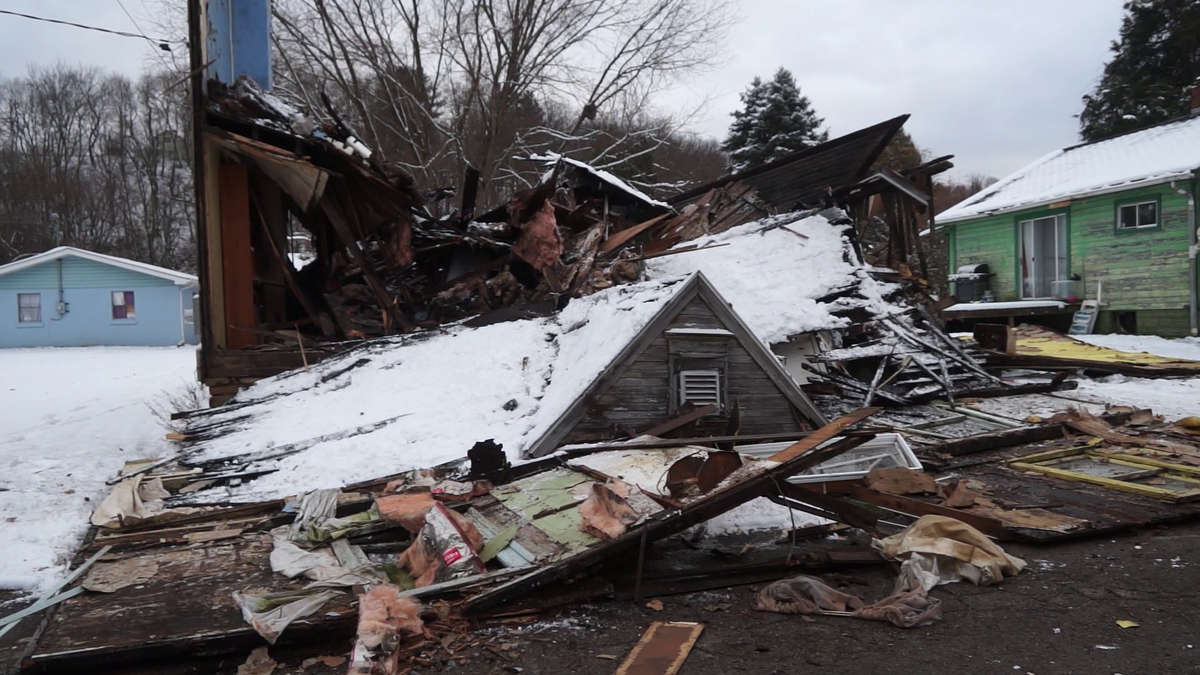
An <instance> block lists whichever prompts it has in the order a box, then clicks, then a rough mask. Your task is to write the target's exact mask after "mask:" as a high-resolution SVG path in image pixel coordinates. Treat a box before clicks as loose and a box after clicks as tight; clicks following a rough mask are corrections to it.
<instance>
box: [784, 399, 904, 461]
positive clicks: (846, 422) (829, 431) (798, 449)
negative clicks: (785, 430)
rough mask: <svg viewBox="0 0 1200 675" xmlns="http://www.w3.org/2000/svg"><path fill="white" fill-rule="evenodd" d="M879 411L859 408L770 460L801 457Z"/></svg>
mask: <svg viewBox="0 0 1200 675" xmlns="http://www.w3.org/2000/svg"><path fill="white" fill-rule="evenodd" d="M880 410H883V408H859V409H858V410H855V411H854V412H852V413H850V414H849V415H843V416H841V417H839V418H838V419H836V420H834V421H832V422H830V423H829V424H826V425H825V426H823V427H821V428H820V429H817V430H816V431H814V432H813V433H811V434H809V435H808V436H807V437H805V438H803V439H801V440H799V441H796V442H795V443H793V444H791V445H789V446H788V447H786V448H784V449H783V450H780V451H779V452H777V453H775V454H774V455H771V457H770V459H771V461H772V462H787V461H790V460H792V459H795V458H796V457H799V456H800V455H803V454H804V453H806V452H808V451H810V450H812V449H813V448H815V447H817V446H818V445H820V444H822V443H824V442H825V441H827V440H829V439H831V438H833V437H834V436H837V435H838V434H840V433H841V432H842V431H844V430H845V429H846V428H847V427H850V426H853V425H855V424H858V423H859V422H861V421H863V420H865V419H867V418H868V417H870V416H871V415H874V414H875V413H877V412H879V411H880Z"/></svg>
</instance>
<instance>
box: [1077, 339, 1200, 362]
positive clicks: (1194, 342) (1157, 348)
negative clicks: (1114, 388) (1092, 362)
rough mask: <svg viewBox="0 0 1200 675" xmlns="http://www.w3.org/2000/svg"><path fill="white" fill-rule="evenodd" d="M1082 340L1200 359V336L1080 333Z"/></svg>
mask: <svg viewBox="0 0 1200 675" xmlns="http://www.w3.org/2000/svg"><path fill="white" fill-rule="evenodd" d="M1076 337H1078V339H1079V340H1080V341H1082V342H1086V343H1088V344H1093V345H1096V346H1098V347H1108V348H1109V349H1119V350H1120V351H1123V352H1146V353H1149V354H1157V355H1159V356H1166V357H1168V358H1172V359H1190V360H1192V361H1200V338H1194V337H1186V338H1177V339H1174V340H1171V339H1168V338H1162V337H1158V336H1157V335H1079V336H1076Z"/></svg>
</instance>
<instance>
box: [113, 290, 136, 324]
mask: <svg viewBox="0 0 1200 675" xmlns="http://www.w3.org/2000/svg"><path fill="white" fill-rule="evenodd" d="M112 318H113V319H133V318H136V315H135V314H134V311H133V291H113V293H112Z"/></svg>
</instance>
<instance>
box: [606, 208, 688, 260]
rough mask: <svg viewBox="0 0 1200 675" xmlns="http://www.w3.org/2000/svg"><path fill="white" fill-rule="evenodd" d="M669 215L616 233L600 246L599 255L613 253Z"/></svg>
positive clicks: (667, 214)
mask: <svg viewBox="0 0 1200 675" xmlns="http://www.w3.org/2000/svg"><path fill="white" fill-rule="evenodd" d="M669 215H671V214H669V213H664V214H662V215H660V216H655V217H654V218H651V219H650V220H647V221H646V222H644V223H639V224H637V225H634V226H633V227H630V228H627V229H624V230H621V231H620V232H617V233H616V234H614V235H612V236H611V237H609V238H608V239H605V240H604V241H603V242H602V243H601V244H600V252H601V253H609V252H611V251H613V250H614V249H617V248H619V247H621V246H622V245H624V244H625V243H627V242H628V241H629V240H631V239H633V238H634V237H636V236H638V235H639V234H641V233H643V232H645V231H646V230H648V229H650V228H652V227H654V226H655V225H657V224H659V223H661V222H662V221H663V219H665V218H666V217H667V216H669Z"/></svg>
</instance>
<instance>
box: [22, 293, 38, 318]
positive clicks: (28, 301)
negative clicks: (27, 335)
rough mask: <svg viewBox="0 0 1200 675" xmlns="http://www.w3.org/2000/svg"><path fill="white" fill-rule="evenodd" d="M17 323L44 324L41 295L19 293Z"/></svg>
mask: <svg viewBox="0 0 1200 675" xmlns="http://www.w3.org/2000/svg"><path fill="white" fill-rule="evenodd" d="M17 321H18V322H20V323H41V322H42V294H41V293H17Z"/></svg>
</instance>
